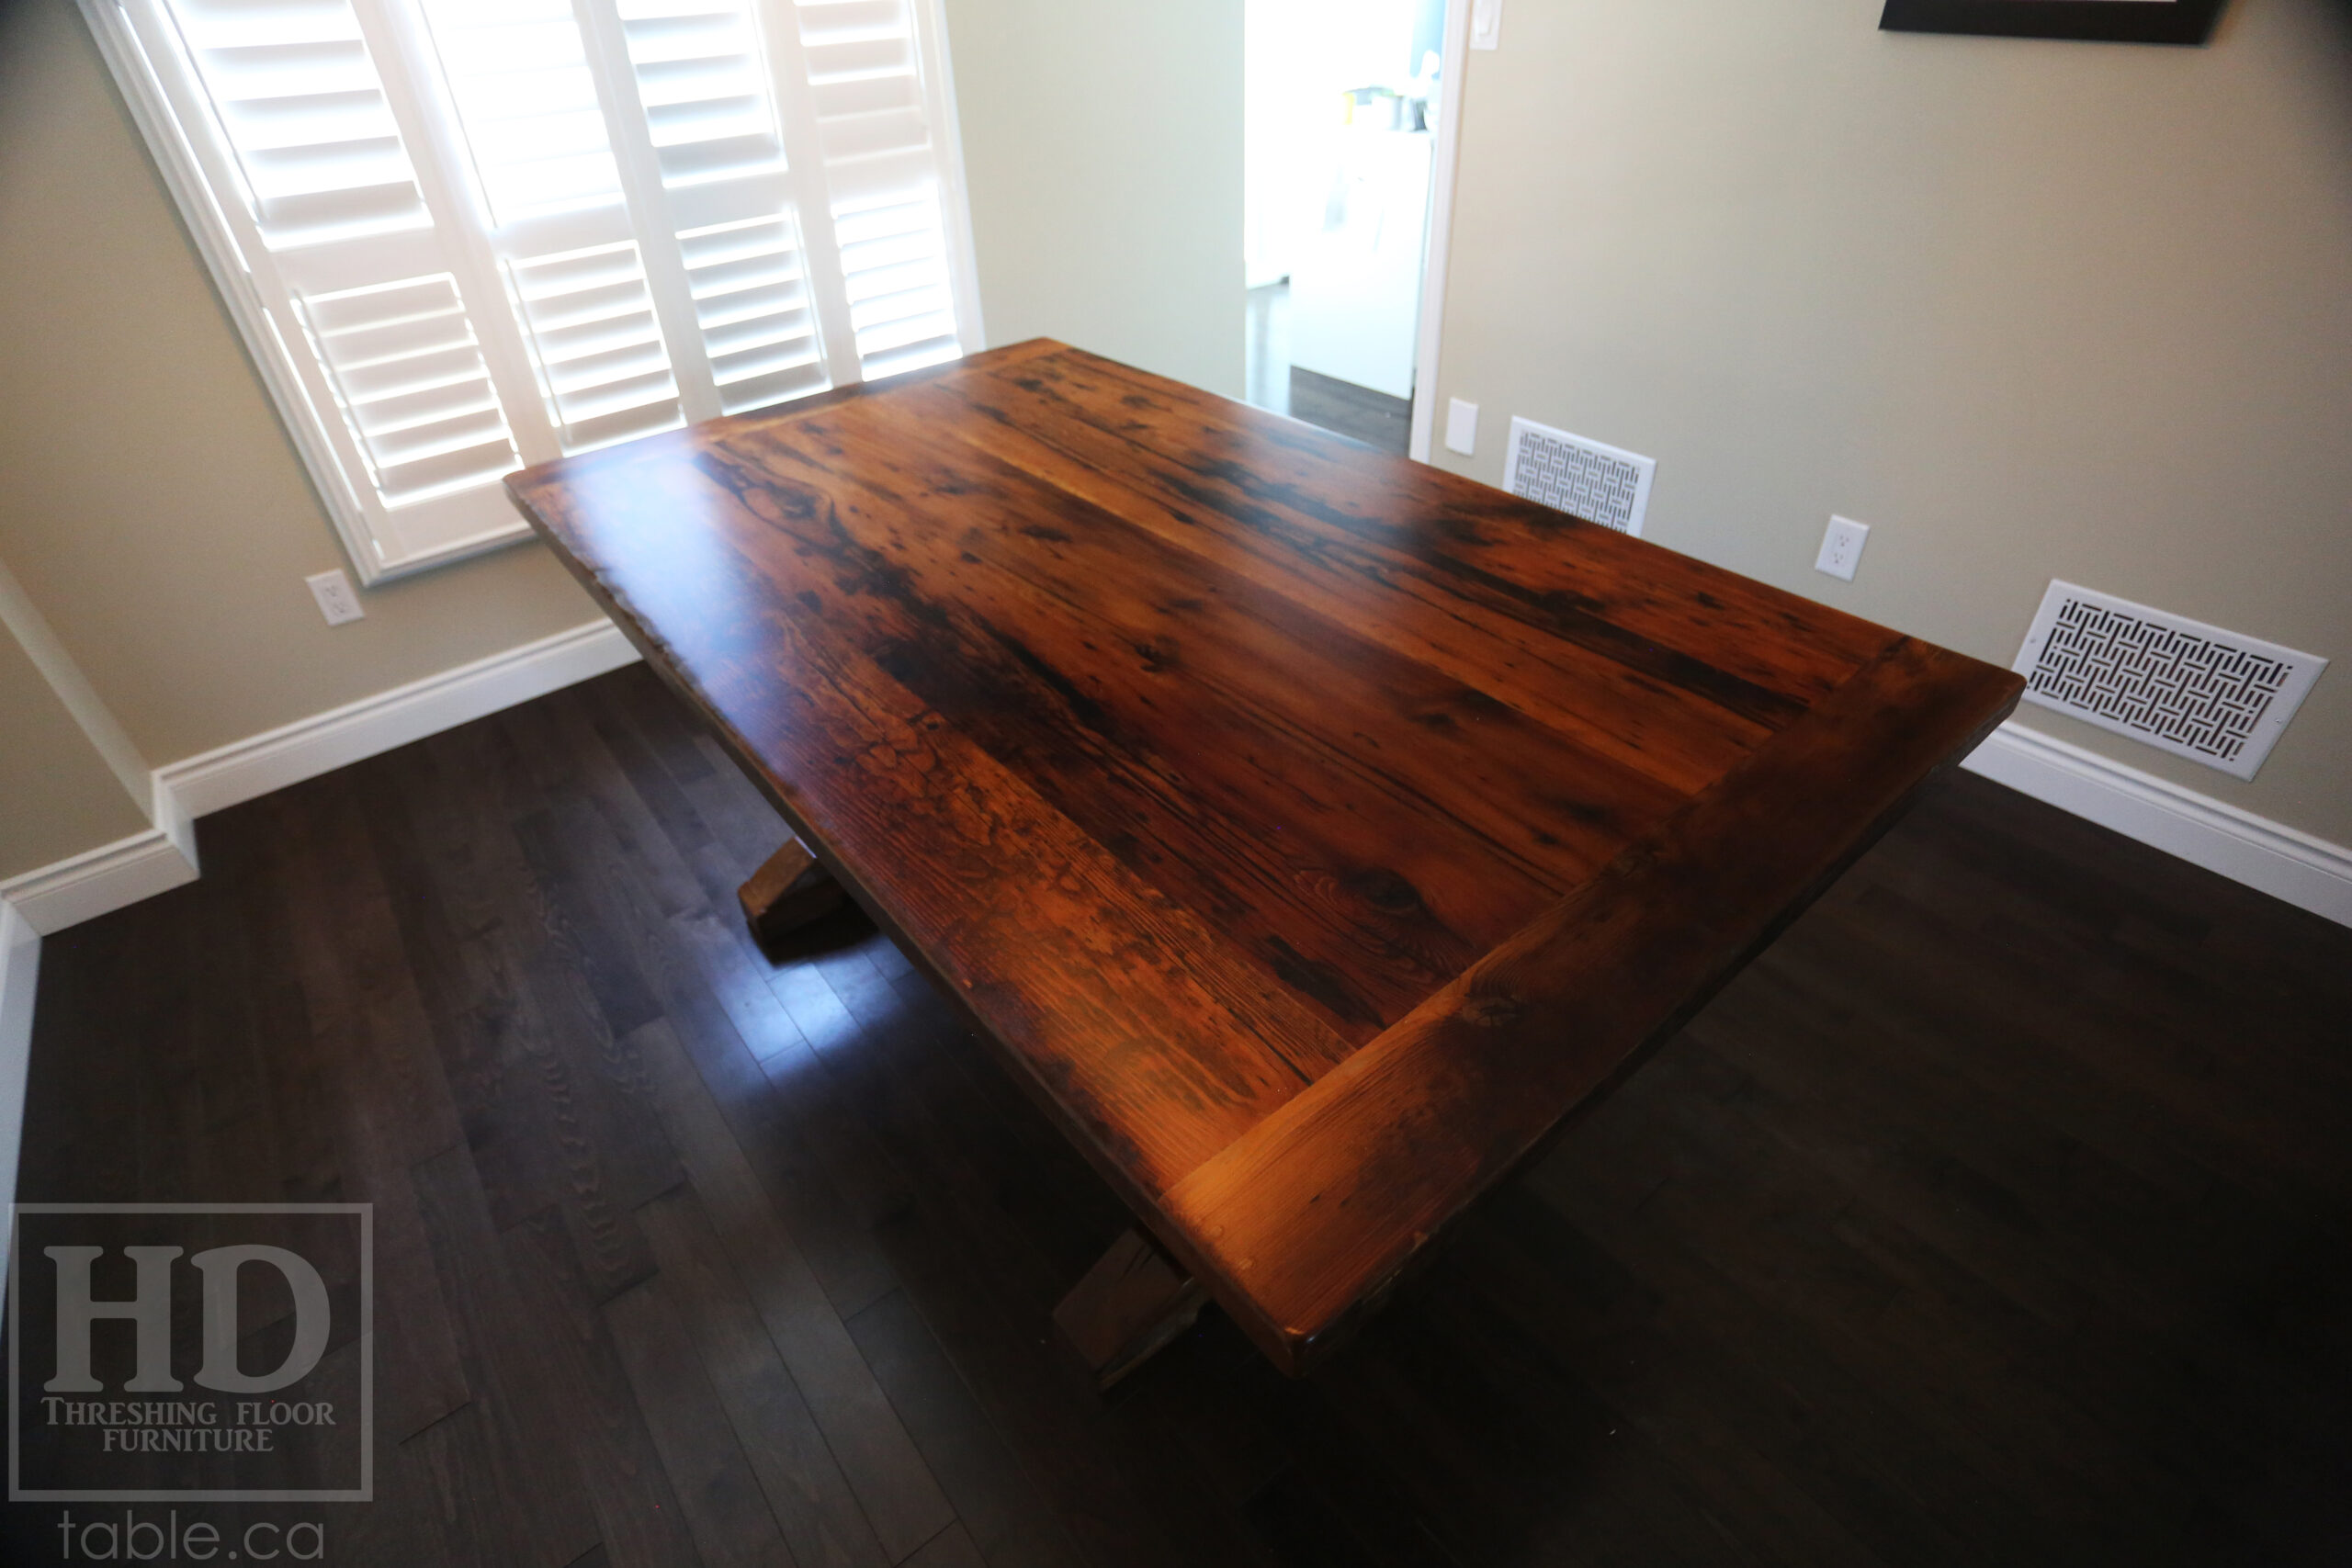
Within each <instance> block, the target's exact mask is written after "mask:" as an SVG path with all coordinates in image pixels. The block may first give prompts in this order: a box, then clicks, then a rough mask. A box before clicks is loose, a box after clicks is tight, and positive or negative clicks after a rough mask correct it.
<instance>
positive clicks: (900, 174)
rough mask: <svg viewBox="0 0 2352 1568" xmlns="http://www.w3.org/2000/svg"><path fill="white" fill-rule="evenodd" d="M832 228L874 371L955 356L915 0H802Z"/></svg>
mask: <svg viewBox="0 0 2352 1568" xmlns="http://www.w3.org/2000/svg"><path fill="white" fill-rule="evenodd" d="M793 8H794V10H795V12H796V13H797V16H798V18H799V24H800V42H801V49H802V51H803V54H804V55H805V57H806V59H807V61H808V72H809V96H810V98H811V99H812V100H813V103H814V107H815V110H816V119H817V130H818V137H819V141H820V145H821V147H822V151H823V157H824V162H825V184H826V187H827V190H828V192H829V194H830V196H831V209H832V220H833V230H834V236H835V240H836V243H838V244H839V245H840V248H841V268H842V278H843V282H844V285H845V288H846V289H847V292H848V296H849V308H850V321H851V325H852V327H853V329H854V331H855V333H856V335H857V359H858V367H859V370H860V372H861V373H862V374H863V375H864V376H865V377H866V378H874V377H877V376H888V375H890V374H891V373H892V372H894V371H899V370H911V369H914V368H916V367H919V366H923V365H932V364H936V363H938V362H939V361H941V360H943V359H953V358H954V357H956V355H958V354H960V353H961V352H963V350H962V347H961V345H960V344H959V342H958V338H957V333H956V307H955V299H954V293H953V290H952V288H951V287H950V280H949V276H948V271H947V243H946V236H945V233H944V231H943V228H942V225H941V222H940V209H939V175H938V158H937V156H936V154H935V152H934V151H933V146H932V140H931V130H930V126H929V124H928V123H927V119H926V116H925V113H924V106H923V90H922V62H921V58H920V53H919V51H918V49H917V40H916V38H915V26H914V17H913V15H912V14H911V13H910V10H909V9H908V6H907V3H906V0H797V4H796V5H795V6H794V7H793Z"/></svg>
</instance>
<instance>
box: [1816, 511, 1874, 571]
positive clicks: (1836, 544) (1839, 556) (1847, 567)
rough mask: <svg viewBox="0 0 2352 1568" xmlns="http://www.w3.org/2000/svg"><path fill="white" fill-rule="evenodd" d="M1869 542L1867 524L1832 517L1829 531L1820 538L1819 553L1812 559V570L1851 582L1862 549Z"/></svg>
mask: <svg viewBox="0 0 2352 1568" xmlns="http://www.w3.org/2000/svg"><path fill="white" fill-rule="evenodd" d="M1870 541H1871V525H1869V524H1867V523H1857V522H1855V521H1854V520H1853V519H1852V518H1850V517H1832V518H1831V519H1830V520H1829V531H1828V532H1827V533H1826V534H1824V535H1822V536H1821V553H1820V554H1819V555H1817V556H1815V558H1814V560H1813V570H1815V571H1826V572H1827V573H1828V574H1829V575H1830V576H1832V577H1842V578H1844V579H1845V580H1846V581H1849V582H1851V581H1854V568H1855V566H1856V565H1858V564H1859V563H1860V560H1861V558H1862V547H1863V546H1864V545H1867V544H1869V543H1870Z"/></svg>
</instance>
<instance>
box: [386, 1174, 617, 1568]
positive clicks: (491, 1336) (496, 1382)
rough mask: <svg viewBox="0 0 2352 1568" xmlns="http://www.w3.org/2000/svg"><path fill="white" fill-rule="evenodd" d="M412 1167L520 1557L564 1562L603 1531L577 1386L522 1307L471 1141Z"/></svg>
mask: <svg viewBox="0 0 2352 1568" xmlns="http://www.w3.org/2000/svg"><path fill="white" fill-rule="evenodd" d="M414 1175H415V1180H416V1186H417V1197H418V1201H419V1206H420V1208H421V1209H422V1211H423V1213H424V1226H425V1234H426V1235H427V1237H428V1238H429V1239H430V1241H431V1242H432V1246H433V1257H434V1262H435V1268H436V1269H437V1270H438V1272H439V1274H440V1276H441V1279H442V1281H443V1287H444V1290H445V1291H446V1292H447V1295H448V1297H449V1300H450V1303H451V1306H452V1311H453V1315H454V1316H455V1318H456V1320H457V1322H458V1325H459V1329H460V1333H461V1336H462V1344H463V1348H464V1349H465V1352H466V1355H467V1359H468V1370H469V1381H476V1380H478V1382H479V1386H478V1387H477V1388H476V1390H475V1398H474V1400H473V1403H472V1404H471V1405H469V1409H472V1410H475V1411H478V1412H479V1415H478V1416H477V1417H476V1418H475V1420H474V1421H471V1422H469V1426H476V1427H479V1429H480V1431H481V1442H482V1445H483V1446H484V1448H486V1449H487V1450H488V1453H489V1468H490V1470H491V1472H492V1476H493V1477H494V1479H495V1482H496V1485H497V1491H498V1493H499V1494H500V1495H503V1496H506V1497H508V1498H511V1499H513V1504H512V1510H513V1512H514V1514H515V1518H516V1519H517V1520H518V1521H519V1525H520V1529H519V1532H518V1533H519V1535H520V1537H521V1540H520V1544H519V1545H518V1547H517V1550H518V1551H519V1553H520V1555H518V1556H517V1557H515V1559H514V1561H515V1562H517V1563H544V1564H547V1565H548V1568H560V1565H561V1564H563V1563H567V1562H571V1560H572V1559H573V1558H575V1557H577V1556H579V1555H580V1554H581V1553H582V1552H583V1551H587V1550H588V1548H589V1547H590V1546H592V1545H594V1543H595V1542H596V1541H597V1540H598V1539H599V1535H598V1530H597V1527H596V1522H595V1514H594V1508H593V1507H592V1506H591V1503H590V1500H589V1496H588V1493H587V1489H586V1487H585V1485H584V1484H583V1483H582V1476H581V1471H580V1465H579V1461H578V1458H577V1455H576V1453H575V1451H574V1450H573V1448H572V1446H571V1441H570V1434H571V1432H572V1431H573V1430H574V1429H575V1428H576V1427H578V1425H579V1424H580V1422H581V1420H582V1413H581V1411H580V1410H579V1408H578V1406H577V1398H576V1396H577V1394H578V1392H579V1391H578V1390H577V1388H576V1386H575V1385H574V1384H573V1382H571V1380H570V1379H568V1378H567V1377H566V1376H565V1375H564V1369H563V1368H562V1367H561V1365H560V1363H558V1362H557V1361H556V1360H555V1359H553V1357H552V1356H551V1353H550V1349H551V1348H550V1345H549V1343H548V1340H547V1338H546V1337H545V1336H544V1335H543V1334H541V1333H540V1332H538V1331H537V1328H536V1326H535V1325H534V1324H533V1322H532V1319H531V1318H530V1316H529V1315H527V1314H526V1313H525V1312H524V1310H523V1305H522V1300H521V1297H520V1294H519V1292H517V1291H516V1289H515V1280H514V1276H513V1273H512V1271H511V1267H510V1265H509V1262H508V1259H507V1256H506V1251H505V1248H504V1247H502V1246H501V1245H500V1243H499V1240H498V1236H497V1233H496V1232H495V1231H493V1230H492V1227H491V1223H490V1213H489V1209H488V1207H487V1206H486V1205H485V1204H484V1202H483V1201H482V1197H481V1188H480V1187H479V1186H478V1185H477V1184H476V1183H475V1181H474V1179H473V1167H472V1162H471V1160H470V1158H469V1156H468V1155H467V1152H466V1148H465V1145H462V1144H459V1145H454V1146H452V1147H451V1148H449V1149H447V1150H445V1151H444V1152H443V1153H441V1154H439V1155H436V1156H434V1157H433V1158H431V1159H428V1160H425V1161H423V1162H422V1163H420V1164H419V1165H417V1166H416V1167H415V1168H414Z"/></svg>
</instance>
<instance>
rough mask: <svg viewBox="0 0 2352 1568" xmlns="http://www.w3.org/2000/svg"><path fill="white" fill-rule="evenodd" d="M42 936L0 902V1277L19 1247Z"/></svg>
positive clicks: (13, 910)
mask: <svg viewBox="0 0 2352 1568" xmlns="http://www.w3.org/2000/svg"><path fill="white" fill-rule="evenodd" d="M39 976H40V932H38V931H34V930H33V928H32V926H31V924H30V922H28V921H27V920H26V919H25V918H24V916H22V915H21V914H19V913H17V908H16V906H14V905H13V904H10V903H9V902H8V901H7V900H6V899H0V1276H5V1271H6V1268H7V1263H8V1253H9V1251H10V1249H11V1248H13V1247H15V1245H16V1224H15V1220H16V1215H15V1213H14V1211H13V1210H11V1208H10V1207H9V1205H11V1204H13V1203H14V1202H16V1201H17V1153H18V1151H19V1148H20V1147H21V1145H22V1144H23V1142H24V1134H25V1075H26V1073H27V1072H28V1070H29V1069H30V1068H31V1066H32V1059H33V985H34V982H35V981H36V980H37V979H38V978H39Z"/></svg>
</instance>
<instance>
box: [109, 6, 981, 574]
mask: <svg viewBox="0 0 2352 1568" xmlns="http://www.w3.org/2000/svg"><path fill="white" fill-rule="evenodd" d="M937 3H938V0H82V4H83V7H84V10H85V13H86V14H87V16H88V17H89V19H90V22H91V26H92V30H93V31H94V32H95V33H96V35H97V38H98V40H99V43H100V46H101V47H102V49H103V50H104V51H105V52H106V54H107V61H108V63H109V64H110V65H111V66H112V68H113V70H114V72H115V74H116V77H117V78H118V80H119V81H120V82H121V84H122V85H123V89H124V94H125V96H126V97H127V98H128V99H129V100H130V105H131V108H132V112H133V114H134V115H135V116H136V118H138V119H139V120H140V122H141V130H143V131H144V132H145V133H146V136H147V139H148V141H149V144H150V145H151V146H152V147H153V149H154V151H155V154H156V159H157V162H158V164H160V165H161V166H162V168H163V170H164V176H165V178H166V180H167V182H168V183H169V184H170V185H171V186H172V187H173V190H174V192H175V195H176V196H177V197H178V198H179V201H180V204H181V208H182V210H183V212H184V214H185V215H186V217H187V222H188V225H189V227H190V229H191V230H192V231H194V232H195V234H196V236H197V239H198V245H199V247H200V248H201V249H202V250H203V252H204V254H205V256H206V259H207V261H208V263H209V265H211V267H212V270H213V273H214V276H216V278H217V279H218V281H219V283H220V288H221V291H222V293H223V295H224V296H225V297H226V298H227V299H228V300H229V303H230V307H231V310H232V313H233V314H234V315H235V316H236V318H237V320H238V321H239V323H240V325H241V326H242V327H243V330H244V333H245V337H246V342H247V344H248V345H249V346H250V348H251V349H252V351H253V354H254V359H255V361H256V362H257V363H259V364H260V366H261V367H262V369H263V373H264V376H265V378H266V380H267V381H268V383H269V386H270V389H271V392H272V394H273V395H274V396H275V397H276V399H277V404H278V407H279V410H280V412H282V413H283V415H284V416H285V419H286V423H287V426H288V429H289V430H290V431H292V432H293V434H294V437H295V440H296V443H297V445H298V446H300V448H301V450H302V453H303V456H304V457H305V459H306V461H307V462H308V463H309V465H310V467H311V473H312V475H313V477H314V478H315V479H316V480H317V483H318V487H319V490H320V492H321V493H322V495H323V496H324V497H325V498H326V500H327V503H328V508H329V510H330V512H331V513H333V514H334V520H335V524H336V526H337V527H338V528H339V529H340V530H341V532H342V534H343V536H344V539H345V543H346V544H347V545H348V546H349V547H350V550H351V553H352V557H353V559H354V562H355V564H356V566H357V567H358V569H359V571H360V573H361V575H362V577H363V578H365V579H366V580H367V581H379V580H380V579H383V578H386V577H391V576H397V575H399V574H401V573H403V572H409V571H414V570H419V569H421V568H424V567H427V566H433V565H438V564H440V563H442V562H445V561H448V560H453V559H457V558H460V557H463V556H466V555H469V554H473V553H475V552H478V551H480V550H483V549H487V548H491V547H495V546H498V545H501V544H504V543H506V542H508V541H510V540H513V539H515V538H519V537H522V536H525V534H526V532H527V530H526V527H525V525H523V524H522V522H521V520H520V519H519V518H518V517H516V515H515V512H514V509H513V508H512V507H511V506H510V505H509V504H508V503H507V501H506V498H505V494H504V491H503V489H502V487H501V486H500V484H499V480H500V479H501V478H502V477H503V476H504V475H505V474H507V473H509V472H511V471H512V470H514V469H515V468H518V467H520V466H522V465H524V464H526V463H535V462H540V461H543V460H545V459H547V458H549V457H555V456H557V455H559V454H560V453H571V452H582V451H587V450H590V449H592V448H594V447H597V446H609V445H611V444H612V443H614V442H617V441H627V440H629V439H631V438H632V437H635V436H639V435H645V434H651V433H653V432H655V431H661V430H667V429H671V428H673V427H675V426H677V425H680V424H683V423H688V422H690V421H694V420H699V419H707V418H710V417H712V416H714V415H717V414H720V413H732V412H738V411H740V410H743V409H751V408H758V407H762V406H763V405H766V404H769V403H775V402H778V401H781V400H785V399H788V398H795V397H800V396H804V395H806V394H808V393H810V392H815V391H820V390H822V389H825V388H828V387H833V386H841V385H844V384H847V383H850V382H854V381H859V380H865V379H871V378H876V377H880V376H888V375H889V374H891V373H893V372H894V371H899V370H905V369H910V368H913V367H917V366H921V365H927V364H932V363H934V362H936V361H939V360H942V359H948V358H953V357H954V356H956V355H958V354H961V353H963V352H964V351H965V350H966V349H967V348H972V347H977V346H978V342H979V321H978V304H977V299H976V297H975V295H974V292H973V284H972V276H973V275H972V267H971V265H970V261H969V255H970V243H969V239H968V220H967V215H966V211H965V205H964V197H963V183H962V179H961V175H960V169H959V167H958V160H957V152H956V139H955V118H954V107H953V104H952V101H951V99H950V96H949V94H948V87H947V80H946V72H945V69H944V43H943V41H942V29H941V26H940V22H939V18H938V13H937V10H936V6H937Z"/></svg>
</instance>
